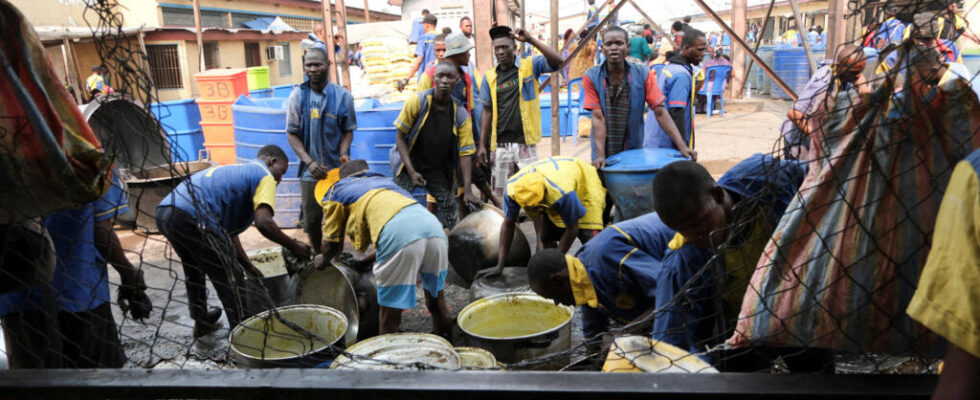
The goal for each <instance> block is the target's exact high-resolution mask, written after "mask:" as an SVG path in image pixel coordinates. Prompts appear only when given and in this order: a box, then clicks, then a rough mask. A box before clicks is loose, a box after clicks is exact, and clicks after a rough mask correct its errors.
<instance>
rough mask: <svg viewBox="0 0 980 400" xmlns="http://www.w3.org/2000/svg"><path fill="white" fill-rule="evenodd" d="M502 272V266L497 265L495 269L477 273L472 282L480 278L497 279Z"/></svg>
mask: <svg viewBox="0 0 980 400" xmlns="http://www.w3.org/2000/svg"><path fill="white" fill-rule="evenodd" d="M503 272H504V265H503V264H500V263H497V266H496V267H493V268H487V269H484V270H480V271H477V272H476V276H474V277H473V280H474V281H475V280H477V279H481V278H484V279H488V278H493V277H497V276H500V274H502V273H503Z"/></svg>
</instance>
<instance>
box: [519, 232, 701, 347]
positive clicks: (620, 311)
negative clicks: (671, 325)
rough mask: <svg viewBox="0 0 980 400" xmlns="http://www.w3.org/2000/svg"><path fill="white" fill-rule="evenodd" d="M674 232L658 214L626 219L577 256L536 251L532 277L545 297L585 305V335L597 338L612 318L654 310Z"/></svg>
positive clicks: (625, 319) (620, 319)
mask: <svg viewBox="0 0 980 400" xmlns="http://www.w3.org/2000/svg"><path fill="white" fill-rule="evenodd" d="M675 233H676V232H674V231H673V230H671V229H670V228H668V227H667V225H664V223H663V222H662V221H661V220H660V216H658V215H657V213H649V214H646V215H643V216H640V217H637V218H634V219H631V220H628V221H623V222H620V223H618V224H615V225H612V226H610V227H608V228H606V229H603V230H602V232H599V234H598V235H596V236H595V237H594V238H592V239H591V240H589V242H588V243H586V244H584V245H582V247H581V248H580V249H579V250H578V252H577V253H575V255H574V256H571V255H566V254H564V253H562V252H559V251H557V250H554V249H548V250H543V251H540V252H538V253H536V254H535V255H534V257H531V261H530V262H528V265H527V274H528V281H529V282H530V285H531V289H532V290H534V292H535V293H537V294H539V295H541V296H542V297H546V298H549V299H552V300H555V301H556V302H558V303H561V304H564V305H569V306H572V305H574V306H581V307H580V310H581V311H582V333H583V334H584V335H585V337H586V338H593V337H595V336H596V335H598V334H600V333H602V332H605V331H606V330H607V329H608V327H609V320H610V319H612V320H613V321H615V322H616V323H617V324H621V325H622V324H628V323H630V322H634V321H637V320H639V319H642V318H644V317H646V316H648V312H649V311H652V310H653V307H654V304H655V293H656V290H657V274H659V273H660V268H661V267H660V261H661V260H662V259H663V258H664V256H665V255H666V253H667V252H668V248H667V244H668V243H669V242H670V240H671V239H673V237H674V235H675ZM693 255H695V256H701V255H700V254H693ZM686 261H687V262H689V263H699V262H700V263H702V264H703V263H704V262H705V261H707V259H701V258H699V259H694V260H686Z"/></svg>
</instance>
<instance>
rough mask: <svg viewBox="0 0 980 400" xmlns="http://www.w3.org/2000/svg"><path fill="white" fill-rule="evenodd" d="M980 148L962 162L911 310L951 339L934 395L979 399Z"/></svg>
mask: <svg viewBox="0 0 980 400" xmlns="http://www.w3.org/2000/svg"><path fill="white" fill-rule="evenodd" d="M978 172H980V150H977V151H974V152H973V153H972V154H970V155H969V156H967V157H966V159H964V160H963V161H960V162H959V164H957V165H956V169H955V170H953V175H952V177H950V180H949V186H947V187H946V194H945V195H944V196H943V202H942V205H941V206H940V208H939V215H938V216H937V218H936V229H935V231H934V232H933V234H932V245H933V247H932V250H931V251H930V252H929V258H928V260H927V261H926V265H925V267H923V269H922V274H921V275H920V277H919V286H918V288H917V289H916V290H915V295H914V296H913V297H912V301H911V302H910V303H909V307H908V309H907V310H906V311H907V312H908V314H909V316H910V317H912V318H913V319H915V320H916V321H919V323H921V324H922V325H924V326H925V327H926V328H929V330H931V331H933V332H935V333H937V334H938V335H939V336H942V337H943V338H944V339H946V341H948V342H949V344H948V346H947V350H946V356H945V357H944V358H943V360H944V362H945V365H944V368H943V372H942V374H941V375H940V376H939V385H938V386H936V392H935V393H934V394H933V399H977V398H980V381H978V380H977V379H976V378H977V377H978V376H980V291H978V290H977V288H978V287H980V185H978V184H977V182H978V180H980V179H978V177H977V176H978Z"/></svg>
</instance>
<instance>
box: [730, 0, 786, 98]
mask: <svg viewBox="0 0 980 400" xmlns="http://www.w3.org/2000/svg"><path fill="white" fill-rule="evenodd" d="M775 5H776V0H769V9H768V10H766V17H765V18H763V19H762V28H759V34H758V35H755V47H754V48H753V49H752V52H753V53H758V52H759V45H760V44H762V35H763V34H765V33H766V26H769V16H770V15H772V8H773V6H775ZM774 25H775V24H774ZM774 29H775V28H774ZM732 49H734V46H732ZM754 63H755V60H754V59H750V60H749V66H748V67H747V68H745V77H746V79H745V80H744V81H742V85H741V86H739V87H738V91H736V92H735V94H734V97H735V98H736V99H741V98H742V92H743V91H744V90H745V82H748V76H749V74H751V73H752V65H753V64H754ZM732 86H735V85H732Z"/></svg>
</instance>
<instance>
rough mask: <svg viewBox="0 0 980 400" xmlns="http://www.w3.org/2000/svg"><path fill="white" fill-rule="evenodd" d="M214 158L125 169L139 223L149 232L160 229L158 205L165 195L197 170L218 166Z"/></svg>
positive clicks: (132, 205)
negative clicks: (158, 227)
mask: <svg viewBox="0 0 980 400" xmlns="http://www.w3.org/2000/svg"><path fill="white" fill-rule="evenodd" d="M215 165H217V164H215V163H214V162H211V161H183V162H178V163H174V164H173V165H171V164H165V165H159V166H155V167H142V168H140V169H137V170H122V171H120V175H121V176H122V182H121V183H122V185H124V186H125V187H124V189H125V191H126V194H127V195H128V196H127V200H126V201H127V202H128V203H129V207H130V208H131V209H133V210H135V212H136V218H135V219H136V226H137V227H138V228H140V229H141V230H143V231H144V232H148V233H156V232H158V231H159V229H157V222H156V208H157V206H158V205H159V204H160V202H161V201H162V200H163V198H164V197H167V195H169V194H170V192H172V191H173V190H174V188H176V187H177V185H178V184H180V183H181V182H183V181H184V180H185V179H187V178H189V177H190V176H191V175H193V174H194V173H196V172H199V171H203V170H206V169H208V168H211V167H213V166H215Z"/></svg>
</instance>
